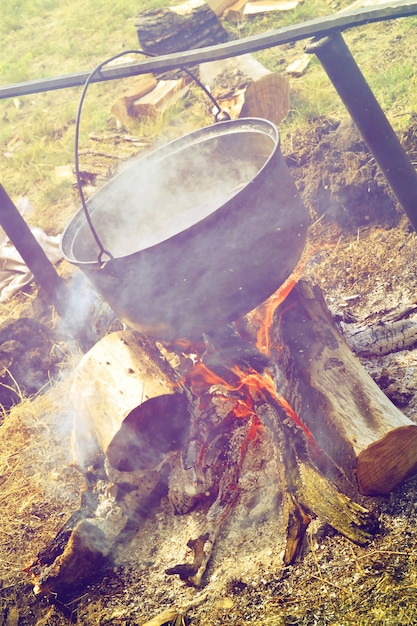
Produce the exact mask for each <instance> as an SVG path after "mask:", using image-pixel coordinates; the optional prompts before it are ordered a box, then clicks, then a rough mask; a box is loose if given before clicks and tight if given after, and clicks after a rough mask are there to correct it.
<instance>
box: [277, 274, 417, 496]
mask: <svg viewBox="0 0 417 626" xmlns="http://www.w3.org/2000/svg"><path fill="white" fill-rule="evenodd" d="M271 337H272V345H273V346H275V348H276V352H275V357H274V359H275V360H276V361H277V363H278V364H279V368H280V370H281V372H282V381H281V389H280V390H279V393H282V395H283V396H284V397H285V398H286V400H287V401H288V402H289V404H290V405H291V406H292V408H293V409H294V411H295V412H296V414H297V415H298V416H299V418H300V419H301V421H302V422H303V423H304V424H305V425H306V427H307V428H308V429H309V431H310V432H311V434H312V436H313V437H314V439H315V441H316V443H317V445H318V446H319V448H321V450H323V451H324V452H325V454H326V455H327V456H328V457H329V458H330V459H331V460H332V462H333V463H335V465H336V466H337V467H338V468H340V470H341V471H342V472H344V473H345V474H347V475H348V476H352V475H353V476H356V479H357V483H358V487H359V491H360V492H361V493H362V494H364V495H383V494H389V493H390V492H391V491H392V490H393V489H395V487H396V486H397V485H399V484H400V483H401V482H402V481H403V480H404V479H406V478H407V477H409V476H410V475H412V474H413V473H415V472H416V471H417V425H416V424H415V423H413V422H412V421H411V420H410V419H409V418H408V417H406V416H405V415H404V414H403V413H401V411H400V410H399V409H397V408H396V407H395V406H394V405H393V404H392V403H391V401H390V400H389V399H388V398H387V397H386V396H385V394H384V393H383V392H382V391H381V390H380V389H379V387H378V386H377V385H376V383H375V382H374V381H373V380H372V378H371V377H370V375H369V374H368V373H367V372H366V370H365V369H364V367H363V366H362V364H361V363H360V361H359V359H358V358H357V357H356V356H355V355H354V354H353V353H352V352H351V350H350V348H349V347H348V345H347V343H346V342H345V340H344V338H343V336H342V334H341V333H340V331H339V329H338V328H337V326H336V324H335V323H334V321H333V319H332V317H331V314H330V312H329V310H328V308H327V306H326V303H325V301H324V298H323V296H322V294H321V291H320V289H319V288H318V287H317V286H312V285H311V284H309V283H308V282H306V281H300V282H299V283H298V284H297V285H296V287H295V288H294V289H293V290H292V292H291V293H290V294H289V296H288V297H287V298H286V299H285V301H284V302H283V304H282V305H281V306H280V307H279V308H278V309H277V311H276V313H275V317H274V322H273V326H272V332H271Z"/></svg>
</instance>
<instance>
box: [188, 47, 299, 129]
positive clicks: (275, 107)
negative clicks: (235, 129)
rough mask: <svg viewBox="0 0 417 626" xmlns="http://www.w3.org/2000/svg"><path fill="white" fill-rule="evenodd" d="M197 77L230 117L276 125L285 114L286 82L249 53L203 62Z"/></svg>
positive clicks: (287, 107) (287, 88) (286, 102)
mask: <svg viewBox="0 0 417 626" xmlns="http://www.w3.org/2000/svg"><path fill="white" fill-rule="evenodd" d="M200 78H201V80H202V82H203V83H204V84H205V85H207V86H208V87H209V88H210V91H211V92H212V94H213V96H214V97H215V98H216V99H217V100H218V101H219V104H220V106H221V107H222V108H224V109H225V110H226V111H228V113H229V114H230V116H231V117H232V118H237V117H263V118H264V119H268V120H270V121H271V122H274V123H275V124H279V123H280V122H281V121H282V120H283V119H284V118H285V117H286V115H287V113H288V110H289V83H288V80H287V79H286V78H285V76H282V75H281V74H278V73H275V72H271V71H270V70H268V69H267V68H266V67H265V66H264V65H262V63H260V62H259V61H257V60H256V59H255V57H253V56H252V55H251V54H244V55H242V56H239V57H235V58H232V59H226V60H221V61H212V62H210V63H204V64H202V65H201V66H200ZM236 96H238V97H236ZM230 103H232V107H231V106H230Z"/></svg>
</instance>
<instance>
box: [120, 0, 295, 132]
mask: <svg viewBox="0 0 417 626" xmlns="http://www.w3.org/2000/svg"><path fill="white" fill-rule="evenodd" d="M223 4H224V2H223ZM256 4H258V3H256ZM287 4H288V3H287ZM293 4H294V3H293ZM222 6H223V5H222ZM220 11H223V8H222V7H220V6H219V3H214V5H213V6H212V4H211V3H206V2H204V1H203V0H189V1H188V2H186V3H184V4H181V5H177V6H174V7H170V8H167V9H148V10H145V11H142V12H141V13H140V14H139V16H138V17H137V18H136V20H135V26H136V30H137V35H138V38H139V43H140V46H141V49H142V50H143V51H144V52H145V53H147V54H150V55H161V54H169V53H172V52H179V51H183V50H190V49H193V48H201V47H204V46H209V45H214V44H218V43H223V42H225V41H228V39H229V35H228V33H227V31H226V30H225V29H224V28H223V26H222V24H221V22H220V20H219V19H218V15H219V14H220ZM189 69H191V70H192V72H193V73H194V74H196V75H197V76H198V75H200V79H201V81H202V83H203V84H204V85H205V86H206V87H207V88H208V89H209V90H210V92H211V93H212V95H213V96H214V98H216V99H217V100H218V102H219V105H220V106H221V108H222V109H223V110H225V111H226V112H227V113H228V114H229V116H230V117H231V118H232V119H235V118H237V117H249V116H251V115H254V114H255V112H256V114H257V115H258V116H262V117H264V118H265V119H268V120H270V121H272V122H275V123H276V124H278V123H279V122H280V121H281V120H282V119H283V118H284V117H285V116H286V115H287V112H288V109H289V86H288V81H287V79H286V78H285V77H284V76H282V75H280V74H278V73H275V72H270V71H269V70H268V69H266V68H265V67H264V66H263V65H262V64H261V63H259V62H258V61H256V59H255V58H254V57H252V56H251V55H242V56H240V57H237V58H233V59H229V60H225V61H216V62H212V63H205V64H203V65H202V66H201V67H200V68H189ZM190 81H191V78H190V76H189V75H187V74H184V72H183V71H181V70H178V71H177V72H170V73H168V74H164V75H161V76H156V77H155V76H153V75H152V74H146V75H142V76H138V77H137V78H135V79H134V81H132V85H131V87H130V88H129V90H128V91H126V92H125V93H123V94H122V95H121V96H120V97H119V98H118V99H117V101H116V102H115V103H114V105H113V108H112V112H113V114H114V115H115V117H116V118H117V119H118V121H119V122H120V123H121V124H122V125H126V123H127V122H128V121H129V119H131V118H133V119H134V118H138V117H143V116H146V117H155V116H156V115H158V114H161V113H163V112H164V111H166V110H167V108H168V107H169V106H171V105H172V104H174V103H176V102H178V101H179V100H180V99H181V98H183V97H184V95H185V94H186V93H187V91H188V89H189V85H190Z"/></svg>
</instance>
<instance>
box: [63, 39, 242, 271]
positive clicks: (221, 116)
mask: <svg viewBox="0 0 417 626" xmlns="http://www.w3.org/2000/svg"><path fill="white" fill-rule="evenodd" d="M128 54H141V55H144V56H148V57H155V56H157V55H156V54H154V53H153V52H144V51H143V50H124V51H123V52H119V53H118V54H115V55H114V56H112V57H109V58H108V59H105V60H104V61H102V62H101V63H100V64H99V65H97V67H96V68H94V70H93V71H92V72H91V73H90V74H89V76H88V77H87V80H86V81H85V83H84V88H83V91H82V93H81V98H80V102H79V104H78V110H77V117H76V120H75V144H74V163H75V176H76V179H77V190H78V194H79V196H80V199H81V206H82V209H83V211H84V215H85V219H86V221H87V224H88V227H89V229H90V231H91V233H92V235H93V237H94V240H95V242H96V244H97V246H98V248H99V254H98V257H97V262H98V263H99V265H100V267H103V265H105V263H106V262H107V261H105V260H103V257H105V256H107V257H108V259H107V260H111V259H114V256H113V255H112V254H111V252H109V251H108V250H106V248H105V247H104V246H103V243H102V241H101V239H100V237H99V235H98V233H97V231H96V229H95V226H94V224H93V221H92V219H91V215H90V212H89V210H88V207H87V202H86V200H85V196H84V191H83V188H82V183H81V174H80V163H79V141H80V139H79V138H80V122H81V111H82V107H83V103H84V99H85V96H86V94H87V89H88V87H89V85H90V83H91V81H92V80H93V78H94V77H95V76H96V74H98V73H99V72H100V71H101V70H102V68H103V67H104V66H105V65H108V64H109V63H111V62H112V61H115V60H116V59H119V58H120V57H122V56H126V55H128ZM179 68H180V69H181V70H182V71H184V72H185V73H186V74H188V76H190V78H192V79H193V80H194V82H196V83H197V85H198V86H199V87H201V89H202V90H203V91H204V93H205V94H206V96H207V97H208V98H209V99H210V100H211V101H212V103H213V104H214V106H215V108H216V113H215V114H214V119H215V121H216V122H220V121H225V120H230V115H229V114H228V113H227V112H226V111H223V110H222V109H221V107H220V106H219V104H218V102H217V100H216V99H215V98H214V97H213V96H212V94H211V93H210V91H209V90H208V89H207V87H205V85H203V83H202V82H201V81H200V79H199V78H197V76H196V75H195V74H194V73H193V72H191V71H190V70H189V69H188V68H186V67H184V66H182V65H180V66H179Z"/></svg>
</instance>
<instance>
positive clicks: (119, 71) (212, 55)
mask: <svg viewBox="0 0 417 626" xmlns="http://www.w3.org/2000/svg"><path fill="white" fill-rule="evenodd" d="M416 14H417V0H401V1H399V0H397V1H393V2H387V3H386V4H384V5H382V6H381V5H378V6H374V7H364V8H362V9H357V10H355V11H340V12H339V13H336V14H335V15H330V16H327V17H323V18H317V19H314V20H310V21H307V22H303V23H302V24H295V25H292V26H287V27H285V28H278V29H276V30H272V31H269V32H267V33H263V34H261V35H253V36H252V37H246V38H244V39H239V40H237V41H228V42H226V43H223V44H217V45H215V46H208V47H205V48H199V49H197V50H189V51H187V52H177V53H174V54H167V55H161V56H159V57H156V58H152V59H149V60H147V61H141V62H139V63H130V64H124V65H119V66H118V67H110V68H108V69H103V70H102V71H101V73H100V74H98V75H97V77H95V78H94V79H93V81H92V82H102V81H107V80H115V79H119V78H129V77H130V76H136V75H138V74H146V73H148V72H165V71H167V70H171V69H174V68H178V67H180V66H181V65H196V64H200V63H207V62H208V61H217V60H220V59H226V58H229V57H233V56H239V55H240V54H246V53H251V52H257V51H259V50H263V49H265V48H273V47H275V46H280V45H282V44H285V43H290V42H293V41H299V40H300V39H307V38H311V37H324V36H327V35H330V34H332V33H333V32H335V31H342V30H346V29H348V28H353V27H355V26H363V25H364V24H370V23H374V22H380V21H384V20H391V19H396V18H399V17H409V16H412V15H416ZM90 73H91V71H84V72H77V73H75V74H67V75H64V76H55V77H52V78H43V79H42V78H41V79H35V80H29V81H26V82H22V83H15V84H14V85H5V86H3V87H1V86H0V100H1V99H5V98H15V97H18V96H23V95H28V94H33V93H39V92H42V91H53V90H55V89H65V88H68V87H79V86H82V85H84V83H85V81H86V80H87V78H88V76H89V75H90Z"/></svg>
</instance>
